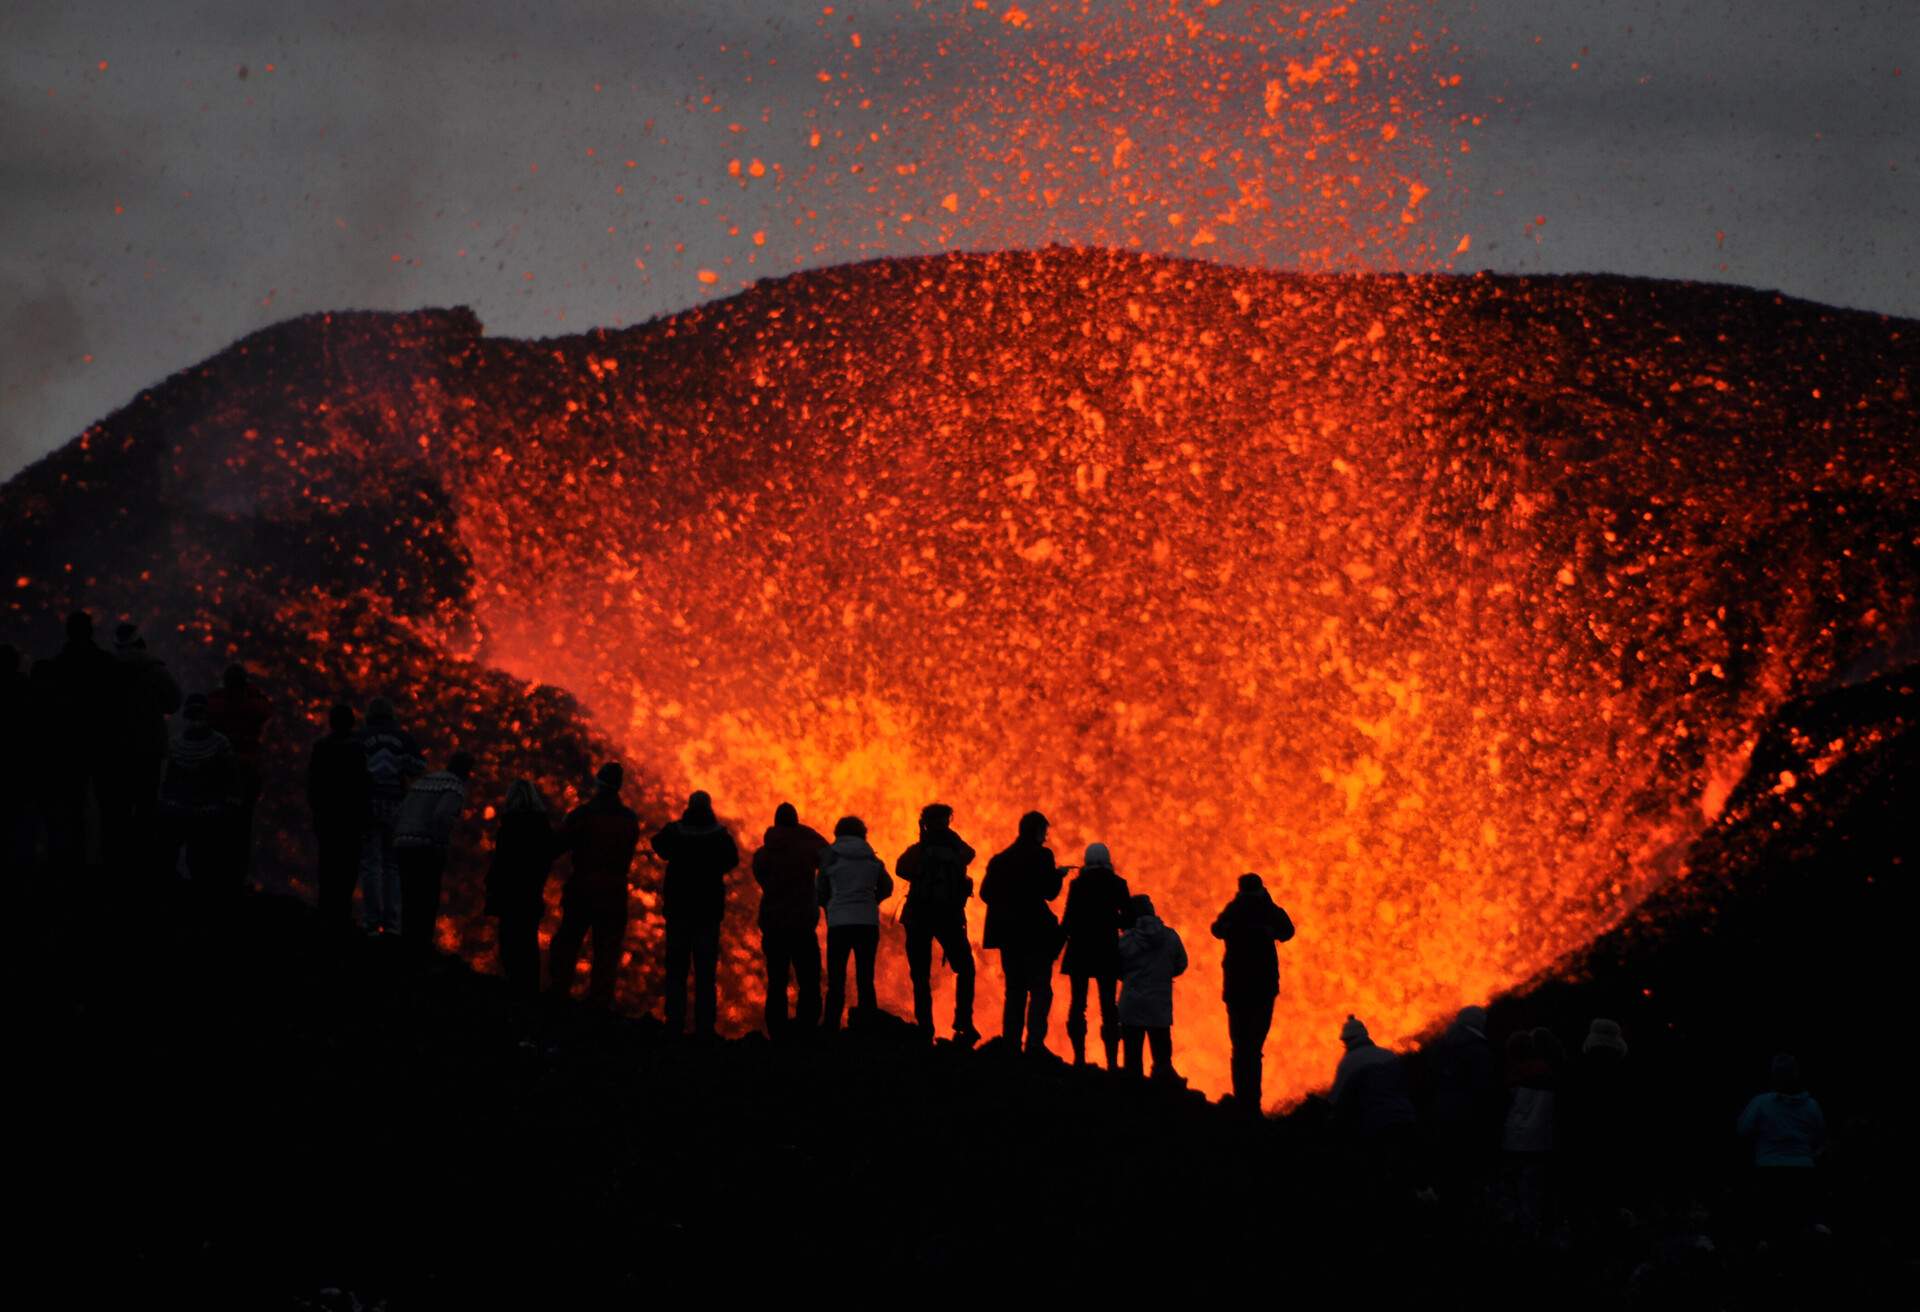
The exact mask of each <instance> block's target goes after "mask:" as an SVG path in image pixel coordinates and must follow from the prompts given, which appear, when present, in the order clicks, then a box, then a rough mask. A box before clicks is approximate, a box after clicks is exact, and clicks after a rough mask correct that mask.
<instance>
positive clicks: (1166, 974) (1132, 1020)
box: [1120, 893, 1187, 1083]
mask: <svg viewBox="0 0 1920 1312" xmlns="http://www.w3.org/2000/svg"><path fill="white" fill-rule="evenodd" d="M1132 909H1133V926H1132V928H1130V929H1128V930H1127V932H1126V933H1124V934H1122V935H1121V936H1120V970H1121V982H1120V1033H1121V1036H1122V1037H1123V1038H1124V1040H1125V1042H1126V1048H1127V1074H1129V1075H1132V1076H1134V1077H1136V1078H1137V1077H1138V1076H1139V1075H1140V1074H1141V1060H1140V1048H1141V1045H1142V1044H1143V1043H1145V1044H1150V1045H1151V1046H1152V1048H1153V1078H1154V1079H1156V1080H1165V1081H1168V1082H1170V1083H1178V1082H1179V1080H1180V1077H1179V1075H1177V1074H1176V1073H1175V1072H1174V1069H1173V981H1174V979H1175V978H1176V977H1177V976H1180V975H1184V974H1185V973H1186V971H1187V948H1186V945H1185V944H1184V943H1182V942H1181V941H1180V935H1179V934H1177V933H1175V932H1174V929H1173V926H1171V925H1169V924H1167V923H1166V922H1165V921H1163V920H1161V919H1160V917H1158V916H1156V915H1154V914H1153V899H1152V898H1150V897H1148V896H1147V895H1146V894H1145V893H1136V894H1134V898H1133V908H1132Z"/></svg>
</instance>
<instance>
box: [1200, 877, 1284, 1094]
mask: <svg viewBox="0 0 1920 1312" xmlns="http://www.w3.org/2000/svg"><path fill="white" fill-rule="evenodd" d="M1213 936H1214V937H1215V938H1217V939H1219V940H1220V941H1221V942H1222V943H1224V944H1226V952H1225V955H1224V956H1223V957H1222V959H1221V962H1220V980H1221V985H1222V988H1221V996H1222V997H1223V998H1224V999H1225V1001H1226V1004H1227V1034H1228V1037H1229V1039H1230V1041H1231V1042H1232V1044H1233V1101H1234V1104H1235V1105H1236V1106H1237V1107H1238V1108H1239V1109H1240V1110H1241V1111H1243V1112H1248V1113H1251V1114H1253V1115H1258V1114H1259V1113H1260V1110H1261V1091H1260V1085H1261V1074H1262V1069H1261V1068H1262V1066H1263V1065H1264V1062H1265V1050H1266V1045H1267V1034H1268V1032H1269V1031H1271V1030H1272V1029H1273V1003H1274V999H1276V998H1278V997H1279V996H1280V954H1279V952H1277V951H1276V950H1275V949H1274V944H1276V943H1285V942H1286V941H1287V940H1288V939H1290V938H1292V937H1293V920H1292V918H1291V917H1289V916H1288V915H1287V913H1286V912H1285V911H1284V910H1282V909H1281V908H1280V907H1279V906H1278V905H1277V904H1276V903H1275V902H1274V900H1273V897H1272V895H1271V894H1269V893H1268V892H1267V886H1266V884H1265V883H1264V882H1262V880H1261V878H1260V876H1259V875H1256V874H1251V873H1249V874H1244V875H1242V876H1240V891H1239V892H1237V893H1235V894H1234V895H1233V901H1231V902H1229V903H1227V905H1226V907H1225V909H1224V910H1222V911H1221V912H1220V914H1219V915H1218V916H1216V917H1214V921H1213Z"/></svg>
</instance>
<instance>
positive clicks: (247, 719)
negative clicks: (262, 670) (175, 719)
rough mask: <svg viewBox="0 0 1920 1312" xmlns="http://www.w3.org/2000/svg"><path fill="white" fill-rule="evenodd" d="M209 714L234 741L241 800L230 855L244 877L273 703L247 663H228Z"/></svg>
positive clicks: (249, 858)
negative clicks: (251, 675) (249, 673)
mask: <svg viewBox="0 0 1920 1312" xmlns="http://www.w3.org/2000/svg"><path fill="white" fill-rule="evenodd" d="M207 718H208V719H209V720H210V721H212V723H213V727H214V729H215V730H216V731H218V732H219V733H221V734H224V735H225V736H226V739H227V741H228V742H230V743H232V744H233V755H234V760H235V762H236V763H237V766H238V770H239V776H240V783H239V804H238V805H237V806H236V807H235V808H234V813H233V828H232V834H231V838H232V841H233V851H232V853H231V856H230V859H231V860H232V861H233V863H234V865H235V867H236V868H237V870H238V872H239V875H240V877H241V878H242V879H245V878H247V877H248V876H250V875H251V874H252V873H253V815H254V811H255V809H256V808H257V807H258V806H259V804H260V787H261V778H262V775H261V770H260V738H261V735H262V734H263V733H265V732H266V727H267V722H268V721H269V720H271V719H272V718H273V703H272V702H270V701H268V700H267V697H266V694H264V693H262V692H261V691H260V690H259V689H258V688H256V687H254V686H253V682H252V681H251V680H250V679H248V677H247V671H246V667H245V666H243V665H229V666H228V667H227V670H226V673H225V674H223V675H222V676H221V678H220V686H219V687H218V688H216V689H214V690H213V691H212V692H210V693H208V694H207Z"/></svg>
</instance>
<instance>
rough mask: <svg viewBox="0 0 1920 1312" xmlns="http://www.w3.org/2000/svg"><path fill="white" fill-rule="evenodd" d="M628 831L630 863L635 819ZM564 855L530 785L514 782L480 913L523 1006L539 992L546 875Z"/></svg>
mask: <svg viewBox="0 0 1920 1312" xmlns="http://www.w3.org/2000/svg"><path fill="white" fill-rule="evenodd" d="M632 832H633V843H632V844H630V845H629V849H628V859H629V860H631V859H632V847H634V846H638V844H639V842H640V825H639V821H638V820H637V819H636V820H635V822H634V825H633V830H632ZM565 850H566V849H565V846H564V844H562V842H561V841H560V836H559V835H558V834H556V833H555V832H554V829H553V821H552V819H551V818H550V817H549V815H548V812H547V803H546V800H545V799H544V798H542V797H541V796H540V790H539V789H538V788H536V787H534V784H533V780H531V779H516V780H514V781H513V784H512V786H511V787H509V788H508V789H507V797H506V801H505V803H504V804H503V805H502V806H501V808H500V822H499V824H498V825H496V826H495V827H494V831H493V860H492V861H491V862H490V863H489V864H488V866H487V900H486V904H485V907H484V908H483V909H484V910H485V912H486V914H487V915H490V916H492V917H494V920H495V922H496V926H495V932H496V936H497V937H496V940H495V941H496V942H498V943H499V945H500V973H501V974H503V975H505V976H506V977H507V989H508V991H509V992H510V993H512V994H513V996H514V997H516V998H518V999H520V1000H522V1001H526V1000H528V999H531V998H534V997H537V996H539V993H540V921H541V918H542V917H544V916H545V915H546V913H547V874H548V872H549V871H551V870H552V869H553V863H554V860H555V859H556V858H557V857H558V856H559V855H560V854H561V852H563V851H565ZM623 937H624V935H623Z"/></svg>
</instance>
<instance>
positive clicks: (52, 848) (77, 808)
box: [32, 610, 120, 873]
mask: <svg viewBox="0 0 1920 1312" xmlns="http://www.w3.org/2000/svg"><path fill="white" fill-rule="evenodd" d="M32 688H33V699H34V704H35V708H36V710H37V711H38V712H39V723H40V732H39V735H38V736H39V739H40V741H41V742H42V743H44V744H45V746H46V752H47V759H46V765H45V776H44V781H43V784H42V787H43V789H44V795H45V797H46V802H47V857H48V860H49V862H50V863H51V864H52V866H53V867H54V869H56V870H59V871H61V872H63V873H64V872H67V871H73V870H78V869H79V868H80V867H81V866H82V865H84V864H85V863H86V859H87V796H88V792H89V790H91V791H92V792H94V793H99V792H100V790H101V788H102V787H103V777H104V775H105V773H106V766H107V763H108V762H109V761H110V760H111V759H112V756H113V744H114V741H115V740H116V739H117V737H118V736H119V725H118V723H117V720H116V717H115V715H114V710H115V707H116V706H117V705H118V703H119V688H120V673H119V668H118V666H117V665H116V664H115V663H114V659H113V657H111V656H109V655H108V654H107V653H106V652H105V651H103V650H102V649H101V647H100V644H99V643H97V642H95V641H94V640H93V616H91V615H89V614H87V612H85V611H83V610H77V611H75V612H74V613H73V614H71V615H69V616H67V641H66V645H64V646H63V647H61V648H60V650H59V652H58V653H56V654H55V655H52V656H47V657H43V658H42V659H40V660H38V661H36V662H34V666H33V678H32ZM104 786H105V787H106V788H107V789H108V790H109V791H111V788H112V785H111V784H105V785H104Z"/></svg>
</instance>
